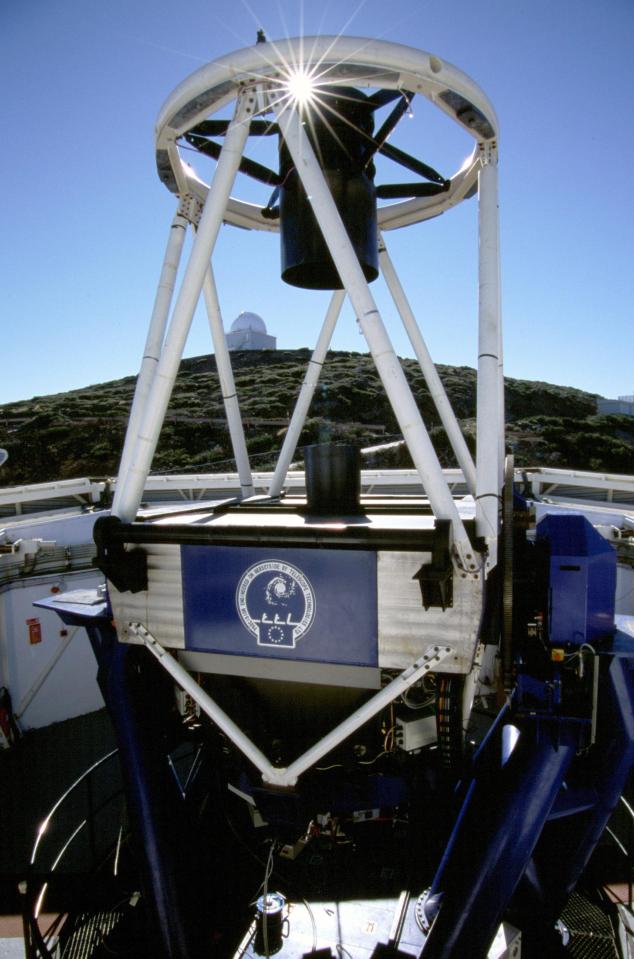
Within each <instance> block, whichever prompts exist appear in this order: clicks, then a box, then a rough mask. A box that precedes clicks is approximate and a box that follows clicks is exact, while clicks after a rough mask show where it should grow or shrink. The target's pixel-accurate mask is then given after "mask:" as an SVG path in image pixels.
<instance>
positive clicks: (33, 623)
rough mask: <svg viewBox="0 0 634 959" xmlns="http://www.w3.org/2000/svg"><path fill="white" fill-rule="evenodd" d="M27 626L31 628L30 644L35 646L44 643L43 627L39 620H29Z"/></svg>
mask: <svg viewBox="0 0 634 959" xmlns="http://www.w3.org/2000/svg"><path fill="white" fill-rule="evenodd" d="M26 625H27V626H28V627H29V643H30V644H31V646H34V645H35V644H36V643H41V642H42V625H41V623H40V621H39V619H27V621H26Z"/></svg>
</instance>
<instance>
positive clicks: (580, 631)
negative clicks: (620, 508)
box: [537, 513, 616, 646]
mask: <svg viewBox="0 0 634 959" xmlns="http://www.w3.org/2000/svg"><path fill="white" fill-rule="evenodd" d="M537 541H538V543H539V542H541V543H542V544H544V545H545V546H546V547H547V548H548V555H549V559H548V563H549V568H548V589H549V596H548V636H549V640H550V642H551V643H552V644H553V645H554V646H566V645H573V646H580V645H581V644H582V643H590V644H591V645H592V644H593V643H595V642H597V641H599V640H601V639H605V638H606V637H608V636H610V635H611V634H612V632H613V630H614V601H615V592H616V551H615V549H614V547H613V546H611V544H610V543H608V542H607V540H605V539H604V538H603V536H601V534H600V533H598V532H597V531H596V530H595V528H594V527H593V526H592V524H591V523H589V522H588V520H587V519H586V518H585V516H582V515H581V513H565V514H564V513H547V514H546V516H544V518H543V519H542V520H541V522H540V523H539V524H538V526H537Z"/></svg>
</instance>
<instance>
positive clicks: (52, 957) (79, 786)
mask: <svg viewBox="0 0 634 959" xmlns="http://www.w3.org/2000/svg"><path fill="white" fill-rule="evenodd" d="M117 756H118V750H117V749H113V750H112V751H111V752H109V753H106V755H105V756H102V757H101V759H98V760H97V761H96V762H95V763H93V764H92V765H91V766H90V767H89V768H88V769H86V770H85V772H83V773H82V774H81V776H79V778H78V779H77V780H75V782H74V783H73V784H72V785H71V786H70V787H69V788H68V789H67V790H66V791H65V792H64V793H63V795H62V796H60V798H59V799H58V800H57V802H56V803H55V804H54V805H53V807H52V808H51V810H50V811H49V812H48V814H47V815H46V816H45V818H44V819H43V820H42V822H41V823H40V826H39V828H38V831H37V835H36V838H35V843H34V845H33V851H32V853H31V858H30V860H29V863H28V866H27V873H26V878H25V880H24V881H23V882H22V883H21V884H20V892H21V893H22V897H23V909H22V918H23V928H24V945H25V954H26V959H57V957H58V955H59V950H58V943H59V936H60V933H61V930H62V927H63V925H64V922H65V920H66V916H67V913H68V909H67V904H65V908H64V909H62V910H57V909H55V910H54V913H55V914H54V917H53V919H52V921H49V924H48V926H47V927H46V928H45V929H42V928H41V926H40V921H41V917H42V916H43V914H44V908H45V903H46V900H47V896H48V895H49V894H50V893H51V892H52V890H53V888H54V887H55V886H56V885H57V886H61V885H63V884H66V883H67V881H68V876H69V875H75V876H77V875H78V874H79V875H80V876H81V879H82V882H83V884H84V886H85V884H86V883H87V882H89V881H90V880H91V877H94V875H95V874H96V873H97V871H98V870H99V869H100V868H101V867H102V866H103V865H104V863H105V862H107V861H108V859H109V858H112V857H113V853H114V860H113V862H114V867H113V868H114V874H115V875H116V870H117V863H118V853H119V850H120V846H121V843H122V840H123V811H124V809H125V804H124V797H123V789H122V787H121V783H120V780H119V776H118V773H117V774H116V775H115V779H116V785H115V787H114V788H112V789H111V788H110V786H111V785H112V779H113V771H112V770H111V769H108V767H109V766H110V764H111V763H112V762H113V761H115V760H116V757H117ZM102 771H104V772H105V771H108V772H109V775H108V777H107V780H108V781H106V783H105V784H102V786H101V788H99V787H98V784H97V783H96V778H97V775H98V774H99V773H100V772H102ZM73 803H74V804H75V805H74V807H73ZM78 806H79V815H78V816H77V807H78ZM62 820H64V821H62ZM69 822H70V826H69ZM69 867H74V872H73V871H72V870H70V871H69ZM58 880H59V882H58ZM47 919H48V917H47Z"/></svg>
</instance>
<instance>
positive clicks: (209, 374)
mask: <svg viewBox="0 0 634 959" xmlns="http://www.w3.org/2000/svg"><path fill="white" fill-rule="evenodd" d="M309 355H310V353H309V351H308V350H278V351H275V352H262V353H256V352H246V351H245V352H241V353H233V354H232V361H233V366H234V375H235V380H236V386H237V391H238V397H239V400H240V406H241V410H242V414H243V417H244V420H245V431H246V436H247V444H248V448H249V451H250V453H251V455H252V461H253V467H254V468H255V469H267V468H270V467H271V465H272V464H273V461H274V452H275V451H276V450H277V449H278V448H279V446H280V443H281V440H282V437H283V435H284V431H285V427H286V423H287V422H288V417H289V415H290V412H291V410H292V407H293V402H294V398H295V396H296V394H297V392H298V390H299V388H300V385H301V382H302V379H303V376H304V371H305V368H306V363H307V361H308V358H309ZM403 363H404V368H405V371H406V374H407V377H408V379H409V381H410V383H411V385H412V389H413V392H414V395H415V397H416V399H417V402H418V405H419V407H420V410H421V412H422V414H423V417H424V419H425V422H426V423H427V424H428V428H429V429H430V432H431V434H432V439H433V440H434V443H435V445H436V449H437V450H438V452H439V455H440V458H441V461H442V462H443V465H446V466H453V465H455V463H454V460H453V454H452V453H451V450H450V449H449V448H448V444H447V442H446V438H445V436H444V431H443V429H442V427H441V426H440V425H439V421H438V417H437V415H436V413H435V411H434V409H433V403H432V401H431V398H430V395H429V391H428V390H427V387H426V385H425V382H424V379H423V376H422V374H421V372H420V369H419V367H418V364H417V363H416V362H415V361H414V360H404V361H403ZM439 373H440V376H441V378H442V380H443V383H444V385H445V388H446V390H447V393H448V395H449V398H450V400H451V402H452V405H453V408H454V410H455V411H456V415H457V416H458V417H459V418H460V421H461V424H462V426H463V429H464V432H465V435H466V437H467V441H468V443H469V445H470V446H471V448H472V449H473V448H474V447H475V420H474V416H475V397H476V374H475V370H473V369H470V368H468V367H454V366H440V367H439ZM134 383H135V378H134V377H126V378H125V379H122V380H114V381H112V382H109V383H101V384H97V385H94V386H88V387H85V388H84V389H81V390H73V391H71V392H68V393H58V394H55V395H52V396H39V397H34V398H33V399H30V400H24V401H21V402H17V403H9V404H5V405H4V406H0V447H4V448H6V449H7V450H8V452H9V460H8V462H7V463H6V465H5V466H4V467H2V472H1V473H0V483H1V485H2V486H10V485H17V484H22V483H37V482H47V481H50V480H54V479H64V478H71V477H76V476H91V477H95V478H96V477H103V476H112V475H113V474H115V473H116V470H117V465H118V460H119V455H120V451H121V447H122V443H123V437H124V431H125V426H126V422H127V417H128V411H129V408H130V404H131V401H132V395H133V390H134ZM506 406H507V419H508V430H507V448H508V450H509V451H512V452H513V453H514V454H515V461H516V465H519V466H522V465H524V466H553V467H561V468H563V467H569V468H574V469H588V470H595V471H601V472H612V473H629V474H634V418H631V417H627V416H603V415H598V414H597V413H596V396H595V395H593V394H590V393H584V392H583V391H581V390H577V389H573V388H570V387H564V386H554V385H552V384H549V383H540V382H529V381H526V380H514V379H507V381H506ZM398 436H399V433H398V427H397V424H396V421H395V419H394V415H393V413H392V411H391V409H390V407H389V404H388V402H387V399H386V397H385V395H384V393H383V390H382V388H381V387H380V384H379V381H378V377H377V374H376V371H375V369H374V365H373V363H372V360H371V358H370V357H369V356H367V355H365V354H359V353H345V352H333V353H331V354H329V357H328V360H327V362H326V365H325V366H324V369H323V373H322V377H321V381H320V386H319V388H318V391H317V393H316V395H315V398H314V401H313V405H312V407H311V410H310V416H309V419H308V421H307V423H306V427H305V429H304V432H303V434H302V437H301V445H307V444H309V443H315V442H319V441H325V440H343V439H345V440H349V441H352V442H356V443H358V444H359V445H361V446H370V445H375V444H377V443H381V442H385V441H387V440H388V439H394V438H398ZM376 465H378V462H377V463H376ZM382 465H385V466H410V465H411V463H410V461H409V458H408V456H407V453H406V452H405V451H403V450H397V451H396V453H394V452H392V453H391V454H390V455H389V458H385V459H383V460H382ZM234 468H235V467H234V463H233V461H232V459H231V449H230V445H229V438H228V433H227V429H226V426H225V420H224V411H223V406H222V398H221V395H220V390H219V385H218V375H217V373H216V364H215V357H213V356H201V357H195V358H193V359H186V360H183V362H182V364H181V368H180V372H179V375H178V379H177V382H176V387H175V390H174V394H173V396H172V400H171V403H170V406H169V410H168V414H167V419H166V423H165V426H164V429H163V433H162V435H161V440H160V442H159V446H158V449H157V453H156V457H155V460H154V466H153V470H154V471H155V472H161V471H189V472H191V471H213V470H221V471H222V470H226V471H231V470H233V469H234Z"/></svg>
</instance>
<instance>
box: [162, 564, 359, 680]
mask: <svg viewBox="0 0 634 959" xmlns="http://www.w3.org/2000/svg"><path fill="white" fill-rule="evenodd" d="M181 567H182V582H183V613H184V625H185V649H187V650H192V651H196V652H207V653H210V652H211V653H223V654H233V655H239V656H255V657H264V658H275V659H290V660H299V661H308V662H317V663H340V664H346V665H357V666H376V665H377V664H378V625H377V558H376V552H375V551H373V550H337V549H302V548H297V549H278V550H275V549H270V548H265V547H259V548H258V547H254V548H245V547H243V546H237V547H235V546H181Z"/></svg>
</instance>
